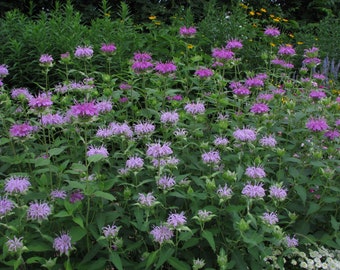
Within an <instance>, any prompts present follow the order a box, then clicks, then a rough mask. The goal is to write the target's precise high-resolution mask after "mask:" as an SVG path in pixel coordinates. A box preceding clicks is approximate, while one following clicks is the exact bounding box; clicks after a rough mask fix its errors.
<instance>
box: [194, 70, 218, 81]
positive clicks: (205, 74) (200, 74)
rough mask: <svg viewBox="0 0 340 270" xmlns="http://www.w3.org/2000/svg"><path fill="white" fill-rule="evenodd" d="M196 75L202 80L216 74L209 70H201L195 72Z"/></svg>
mask: <svg viewBox="0 0 340 270" xmlns="http://www.w3.org/2000/svg"><path fill="white" fill-rule="evenodd" d="M195 75H196V76H198V77H200V78H201V79H202V78H209V77H211V76H213V75H214V72H213V71H212V70H211V69H208V68H200V69H197V70H196V71H195Z"/></svg>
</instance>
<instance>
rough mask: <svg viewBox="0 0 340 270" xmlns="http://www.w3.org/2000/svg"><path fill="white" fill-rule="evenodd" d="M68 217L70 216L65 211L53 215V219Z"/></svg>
mask: <svg viewBox="0 0 340 270" xmlns="http://www.w3.org/2000/svg"><path fill="white" fill-rule="evenodd" d="M69 216H70V214H69V213H67V212H66V211H65V210H61V211H60V212H58V213H56V214H55V215H54V217H58V218H61V217H69Z"/></svg>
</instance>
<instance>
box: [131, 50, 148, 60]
mask: <svg viewBox="0 0 340 270" xmlns="http://www.w3.org/2000/svg"><path fill="white" fill-rule="evenodd" d="M133 60H134V61H137V62H148V61H151V60H152V57H151V55H150V54H148V53H145V52H136V53H134V55H133Z"/></svg>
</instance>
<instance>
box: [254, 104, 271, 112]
mask: <svg viewBox="0 0 340 270" xmlns="http://www.w3.org/2000/svg"><path fill="white" fill-rule="evenodd" d="M250 112H252V113H254V114H262V113H267V112H269V107H268V105H267V104H265V103H256V104H254V105H253V106H251V108H250Z"/></svg>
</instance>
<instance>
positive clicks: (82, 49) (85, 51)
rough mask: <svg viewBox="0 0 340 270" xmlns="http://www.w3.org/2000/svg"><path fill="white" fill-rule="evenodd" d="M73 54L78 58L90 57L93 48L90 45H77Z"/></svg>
mask: <svg viewBox="0 0 340 270" xmlns="http://www.w3.org/2000/svg"><path fill="white" fill-rule="evenodd" d="M74 56H75V57H77V58H80V59H90V58H91V57H92V56H93V49H92V47H91V46H78V47H77V48H76V50H75V52H74Z"/></svg>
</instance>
